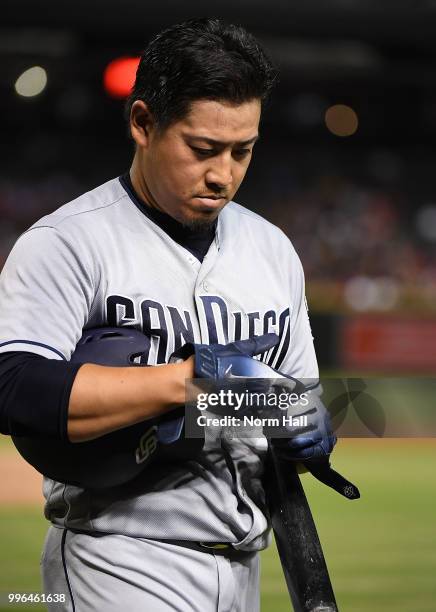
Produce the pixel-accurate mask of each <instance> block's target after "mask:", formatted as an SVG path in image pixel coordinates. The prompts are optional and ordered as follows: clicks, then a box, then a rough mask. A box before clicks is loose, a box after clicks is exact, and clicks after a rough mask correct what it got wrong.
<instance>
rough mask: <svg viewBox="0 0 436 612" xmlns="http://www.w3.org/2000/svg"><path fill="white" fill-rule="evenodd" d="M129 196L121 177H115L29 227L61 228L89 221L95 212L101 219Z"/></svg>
mask: <svg viewBox="0 0 436 612" xmlns="http://www.w3.org/2000/svg"><path fill="white" fill-rule="evenodd" d="M127 197H128V196H127V194H126V192H125V190H124V189H123V187H122V185H121V183H120V181H119V179H118V178H114V179H111V180H110V181H107V182H106V183H103V184H102V185H99V186H98V187H95V188H94V189H92V190H90V191H87V192H86V193H83V194H82V195H80V196H79V197H77V198H75V199H74V200H71V201H70V202H67V203H66V204H63V205H62V206H60V207H59V208H57V209H56V210H54V211H53V212H52V213H50V214H48V215H45V216H44V217H42V218H41V219H39V220H38V221H37V222H36V223H34V224H33V225H32V227H31V228H29V229H36V228H41V227H52V228H56V229H60V228H61V227H62V226H65V225H71V223H73V224H75V225H76V224H79V225H80V224H81V223H82V222H84V223H87V222H88V221H89V217H90V216H93V215H95V214H98V215H99V217H100V219H99V220H100V221H101V219H102V218H103V216H104V213H105V212H108V211H109V210H110V209H111V208H113V207H114V206H115V205H117V204H118V203H119V202H120V200H122V199H123V198H127Z"/></svg>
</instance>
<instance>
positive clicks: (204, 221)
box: [180, 215, 218, 232]
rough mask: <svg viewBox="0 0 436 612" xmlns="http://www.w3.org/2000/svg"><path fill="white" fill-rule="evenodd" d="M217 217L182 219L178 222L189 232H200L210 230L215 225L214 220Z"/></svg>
mask: <svg viewBox="0 0 436 612" xmlns="http://www.w3.org/2000/svg"><path fill="white" fill-rule="evenodd" d="M217 217H218V215H213V216H212V215H209V216H207V217H206V216H204V217H203V216H201V217H192V218H189V219H186V218H184V219H183V220H180V223H181V224H182V226H183V227H185V228H186V229H189V230H191V231H196V232H200V231H206V230H208V229H210V228H211V227H212V226H213V224H214V223H215V220H216V218H217Z"/></svg>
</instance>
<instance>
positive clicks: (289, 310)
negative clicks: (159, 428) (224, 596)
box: [0, 179, 318, 551]
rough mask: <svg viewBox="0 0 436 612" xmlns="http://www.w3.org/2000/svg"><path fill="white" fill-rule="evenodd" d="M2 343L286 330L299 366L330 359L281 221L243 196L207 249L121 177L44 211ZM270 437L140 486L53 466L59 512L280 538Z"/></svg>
mask: <svg viewBox="0 0 436 612" xmlns="http://www.w3.org/2000/svg"><path fill="white" fill-rule="evenodd" d="M0 306H1V313H2V314H1V320H0V352H6V351H11V350H20V351H29V352H32V353H37V354H39V355H42V356H44V357H48V358H50V359H66V360H68V359H69V358H70V356H71V354H72V352H73V350H74V348H75V346H76V344H77V341H78V340H79V338H80V337H81V335H82V332H83V329H86V328H92V327H98V326H104V325H109V326H124V325H129V326H134V327H136V328H137V329H140V330H142V331H143V332H144V333H145V334H147V335H148V336H149V337H150V338H151V339H152V342H151V349H150V353H149V355H148V364H149V365H155V364H161V363H165V362H167V361H168V359H169V356H170V355H171V354H172V352H173V351H174V350H176V349H177V348H179V347H180V346H182V345H183V344H184V343H185V342H188V341H194V342H202V343H213V342H220V343H227V342H230V341H232V340H235V339H244V338H248V337H250V336H253V335H260V334H263V333H266V332H271V331H274V332H276V333H277V334H278V335H279V336H280V343H279V345H278V346H277V347H276V348H275V349H273V350H272V351H270V352H269V353H268V355H267V356H266V361H267V363H268V364H269V365H271V366H272V367H274V368H277V369H279V370H281V371H282V372H284V373H287V374H290V375H292V376H294V377H296V378H300V379H304V378H316V377H317V376H318V369H317V364H316V358H315V352H314V348H313V341H312V335H311V331H310V326H309V321H308V315H307V310H306V306H305V298H304V276H303V271H302V267H301V264H300V261H299V259H298V256H297V254H296V253H295V250H294V249H293V247H292V244H291V243H290V241H289V240H288V238H287V237H286V236H285V235H284V234H283V233H282V232H281V231H280V230H279V229H278V228H277V227H275V226H273V225H272V224H270V223H269V222H267V221H266V220H264V219H263V218H261V217H260V216H258V215H257V214H254V213H252V212H250V211H249V210H247V209H245V208H243V207H242V206H240V205H238V204H236V203H234V202H230V203H229V204H228V205H227V206H226V207H225V208H224V209H223V210H222V212H221V213H220V215H219V219H218V224H217V231H216V237H215V240H214V241H213V243H212V244H211V246H210V249H209V251H208V253H207V255H206V257H205V258H204V260H203V262H202V263H200V262H199V261H198V260H197V259H196V258H195V257H194V256H193V255H192V254H191V253H190V252H188V251H187V250H186V249H184V248H183V247H182V246H180V245H179V244H177V243H176V242H175V241H173V240H172V239H171V238H170V237H169V236H168V235H167V234H166V233H165V232H164V231H163V230H162V229H161V228H160V227H158V226H157V225H156V224H155V223H154V222H153V221H152V220H150V219H149V218H148V217H147V216H146V215H144V213H143V212H142V211H141V210H140V209H139V208H138V207H137V206H136V205H135V203H134V202H133V201H132V199H131V198H130V196H129V195H128V193H127V192H126V191H125V189H124V187H123V186H122V184H121V183H120V181H119V179H113V180H111V181H109V182H107V183H105V184H104V185H101V186H100V187H98V188H96V189H94V190H93V191H90V192H89V193H86V194H84V195H82V196H81V197H79V198H77V199H76V200H74V201H72V202H70V203H68V204H66V205H64V206H62V207H61V208H59V209H58V210H57V211H55V212H54V213H52V214H50V215H48V216H46V217H44V218H43V219H41V220H40V221H38V222H37V223H36V224H35V225H34V226H32V227H31V228H30V229H29V230H28V231H27V232H25V233H24V234H23V235H22V236H21V237H20V238H19V240H18V241H17V243H16V245H15V247H14V248H13V250H12V252H11V254H10V256H9V258H8V260H7V262H6V264H5V267H4V269H3V272H2V274H1V277H0ZM265 452H266V441H265V440H264V439H262V438H259V439H252V440H247V439H245V440H241V439H240V440H237V439H235V440H231V441H229V440H227V441H226V443H225V448H224V450H222V449H220V448H214V447H210V448H209V449H208V451H207V452H205V453H203V454H202V456H201V458H199V460H198V461H190V462H187V463H186V464H183V465H181V466H179V467H177V468H171V469H168V468H165V469H162V468H159V467H158V466H156V467H153V469H150V470H149V471H148V472H147V474H146V477H144V478H143V479H142V480H141V482H140V483H139V484H138V483H135V485H132V486H131V487H129V486H127V487H126V486H125V487H123V488H122V489H119V490H116V489H110V490H106V491H104V490H103V491H100V492H90V491H88V490H83V489H80V488H78V487H73V486H67V485H64V484H61V483H58V482H54V481H51V480H48V479H45V481H44V494H45V497H46V509H45V513H46V516H47V518H48V519H50V520H51V521H52V522H53V524H55V525H57V526H59V527H61V526H62V527H64V526H66V527H70V528H75V529H78V530H81V531H93V532H95V531H98V532H104V533H112V534H121V535H124V536H126V535H127V536H133V537H138V538H151V539H185V540H193V541H212V542H232V543H233V544H234V546H235V547H236V548H239V549H242V550H247V551H255V550H260V549H262V548H264V547H265V546H266V545H267V543H268V533H269V532H268V524H267V519H266V517H265V513H264V495H263V489H262V485H261V475H262V459H263V458H264V455H265Z"/></svg>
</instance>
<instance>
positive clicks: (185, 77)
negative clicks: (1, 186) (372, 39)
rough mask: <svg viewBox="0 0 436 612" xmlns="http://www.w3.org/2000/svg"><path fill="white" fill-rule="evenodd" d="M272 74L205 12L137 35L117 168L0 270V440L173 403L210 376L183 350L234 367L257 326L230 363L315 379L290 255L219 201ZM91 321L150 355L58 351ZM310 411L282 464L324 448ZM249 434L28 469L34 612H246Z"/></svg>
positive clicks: (252, 495) (44, 222)
mask: <svg viewBox="0 0 436 612" xmlns="http://www.w3.org/2000/svg"><path fill="white" fill-rule="evenodd" d="M275 80H276V73H275V70H274V68H273V66H272V65H271V63H270V61H269V60H268V58H267V56H266V55H265V53H264V51H263V50H262V48H261V47H260V45H259V43H258V42H257V41H256V40H255V39H254V38H253V36H251V35H250V34H249V33H247V32H246V31H245V30H244V29H243V28H241V27H238V26H234V25H226V24H224V23H223V22H221V21H220V20H217V19H195V20H190V21H187V22H185V23H182V24H178V25H175V26H173V27H170V28H169V29H167V30H165V31H163V32H161V33H160V34H158V35H157V36H156V37H155V38H154V39H153V40H152V41H151V42H150V43H149V45H148V47H147V48H146V49H145V51H144V53H143V55H142V57H141V61H140V64H139V68H138V72H137V77H136V82H135V85H134V88H133V91H132V94H131V96H130V98H129V100H128V104H127V115H128V121H129V126H130V133H131V136H132V139H133V141H134V148H135V150H134V156H133V162H132V165H131V168H130V171H129V172H126V173H125V174H123V175H122V176H120V177H117V178H114V179H112V180H109V181H108V182H107V183H105V184H103V185H101V186H99V187H97V188H96V189H93V190H92V191H90V192H88V193H85V194H83V195H82V196H80V197H79V198H77V199H76V200H74V201H72V202H69V203H68V204H65V205H63V206H61V207H60V208H58V209H57V210H55V212H53V213H52V214H49V215H48V216H46V217H44V218H42V219H40V220H39V221H38V222H37V223H35V224H34V225H33V226H32V227H31V228H30V229H29V230H28V231H26V232H25V233H24V234H23V235H22V236H21V237H20V238H19V240H18V241H17V243H16V244H15V246H14V248H13V250H12V252H11V254H10V256H9V258H8V260H7V262H6V265H5V267H4V269H3V271H2V274H1V279H0V304H1V309H0V312H1V319H0V359H1V361H0V406H1V409H0V410H1V431H2V432H3V433H8V434H12V435H15V436H17V435H18V436H19V435H31V436H37V437H39V438H41V444H42V445H43V444H44V439H61V440H69V441H70V442H74V443H78V444H80V442H83V441H88V440H93V439H97V438H99V437H101V436H103V435H105V434H108V433H110V432H115V431H118V430H120V429H122V428H124V427H127V426H129V425H132V424H135V423H139V422H141V421H144V420H145V419H149V418H151V417H157V416H160V415H164V414H166V413H168V412H169V411H171V410H174V408H175V407H180V406H182V405H183V403H184V401H185V380H186V379H188V378H192V377H193V376H194V375H196V376H208V375H210V376H212V377H213V376H215V375H217V373H219V372H218V370H214V371H213V372H211V371H210V370H208V369H207V368H206V367H205V364H204V363H202V361H201V359H202V357H201V356H202V355H203V353H202V352H201V350H199V347H200V346H201V345H210V354H211V355H212V356H213V360H214V363H215V364H218V366H219V363H220V359H221V357H222V350H223V346H222V345H224V346H225V347H227V348H226V351H227V352H226V355H227V357H226V358H228V359H230V361H232V359H234V362H235V364H236V362H237V359H238V358H240V357H241V351H240V350H239V349H236V348H235V345H233V344H232V343H233V342H234V341H238V340H246V339H249V338H255V337H259V338H258V340H256V342H254V343H253V342H252V343H251V344H250V348H249V349H244V350H243V351H242V353H243V354H245V357H244V358H247V359H248V358H250V359H251V358H252V357H254V356H255V355H256V354H259V355H260V356H261V360H262V361H263V362H264V363H265V367H267V365H268V366H270V367H272V368H274V369H275V370H278V371H280V372H283V373H284V374H288V375H291V376H293V377H295V378H297V379H302V380H304V379H314V378H315V379H316V378H317V377H318V368H317V363H316V357H315V352H314V348H313V342H312V336H311V331H310V326H309V321H308V316H307V310H306V307H305V298H304V277H303V271H302V267H301V264H300V261H299V259H298V256H297V254H296V253H295V251H294V249H293V247H292V244H291V243H290V241H289V240H288V238H287V237H286V236H285V235H284V234H283V233H282V232H281V231H280V230H279V229H278V228H277V227H275V226H273V225H272V224H270V223H269V222H268V221H266V220H265V219H263V218H262V217H260V216H258V215H257V214H254V213H252V212H250V210H248V209H247V208H245V207H243V206H241V205H239V204H237V203H235V202H234V201H233V197H234V196H235V194H236V192H237V190H238V188H239V186H240V184H241V183H242V181H243V179H244V176H245V173H246V172H247V169H248V166H249V165H250V161H251V158H252V155H253V149H254V146H255V142H256V141H257V139H258V137H259V121H260V117H261V111H262V108H263V105H264V102H265V100H266V99H267V97H268V94H269V92H270V90H271V88H272V86H273V84H274V82H275ZM103 326H112V327H133V328H135V329H137V330H141V331H142V332H143V333H144V334H145V335H146V336H147V337H149V338H150V340H151V343H150V351H149V354H148V356H147V363H148V365H150V366H157V365H159V367H148V368H129V367H107V366H104V365H95V364H83V365H82V364H80V363H79V364H78V363H75V362H70V357H71V355H72V353H73V351H74V349H75V347H76V344H77V342H78V340H79V339H80V338H81V336H82V333H83V331H84V330H86V329H90V328H96V327H103ZM271 333H273V334H276V336H271ZM186 344H189V345H190V347H191V348H190V350H189V351H188V352H187V353H186V354H185V355H184V357H183V358H181V359H178V360H176V362H175V363H170V358H171V356H172V355H173V354H174V353H175V352H178V351H180V349H181V347H183V346H184V345H186ZM245 346H246V345H244V344H243V347H245ZM244 351H246V353H244ZM178 354H180V353H178ZM218 366H217V367H218ZM214 367H215V366H214ZM218 369H219V368H218ZM321 417H322V418H320V423H321V421H322V426H320V427H319V428H317V426H315V427H314V431H313V432H312V434H311V436H310V437H308V436H302V437H301V438H298V437H296V438H295V439H294V441H293V444H292V445H289V457H290V459H298V458H307V457H311V456H327V455H328V454H329V453H330V452H331V451H332V448H333V445H334V442H335V438H334V436H333V435H332V434H331V431H330V430H329V427H328V426H326V419H325V415H321ZM266 444H267V443H266V440H265V439H264V438H252V439H233V440H227V441H226V443H224V442H223V443H222V444H221V445H220V446H217V447H214V446H211V447H210V448H207V447H205V449H204V451H203V452H202V453H201V454H200V456H198V457H196V458H195V460H192V461H186V462H181V463H180V464H177V465H174V466H171V467H168V466H165V467H162V466H159V465H156V466H150V468H149V469H148V470H145V471H144V473H143V475H142V477H141V478H137V479H135V480H134V481H132V483H128V484H126V485H123V486H119V487H110V488H106V489H100V490H92V489H86V488H81V487H78V486H72V485H65V484H63V483H60V482H56V481H53V480H50V479H48V478H45V479H44V495H45V498H46V506H45V516H46V518H47V519H48V520H49V521H51V523H52V525H51V527H50V528H49V531H48V534H47V538H46V541H45V546H44V551H43V556H42V572H43V581H44V591H45V593H46V595H47V594H51V595H52V596H53V598H52V601H53V602H55V603H51V604H49V608H50V609H53V610H65V611H69V612H71V611H73V610H76V611H80V612H88V611H89V612H90V611H95V610H106V611H114V612H115V611H117V612H119V611H120V610H121V609H128V610H132V611H139V610H150V611H153V612H168V611H169V610H173V611H174V610H177V611H180V612H188V611H189V612H192V611H198V612H207V611H212V610H219V611H221V612H224V611H250V612H253V611H256V610H258V608H259V584H258V581H259V559H258V551H260V550H262V549H263V548H265V547H266V546H267V545H268V544H269V542H270V526H269V522H268V516H267V513H266V509H265V499H264V490H263V487H262V480H261V478H262V474H263V466H264V458H265V455H266V450H267V446H266ZM56 594H57V595H58V596H57V597H55V596H56ZM59 594H60V595H59Z"/></svg>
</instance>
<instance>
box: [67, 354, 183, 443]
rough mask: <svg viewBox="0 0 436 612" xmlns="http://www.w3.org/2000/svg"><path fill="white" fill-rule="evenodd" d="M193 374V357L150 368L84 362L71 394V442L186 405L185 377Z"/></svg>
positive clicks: (87, 438)
mask: <svg viewBox="0 0 436 612" xmlns="http://www.w3.org/2000/svg"><path fill="white" fill-rule="evenodd" d="M192 377H193V359H192V358H191V359H188V360H187V361H185V362H182V363H177V364H168V365H162V366H157V367H148V368H145V367H144V368H132V367H121V368H116V367H107V366H100V365H93V364H84V365H83V366H82V367H81V368H80V370H79V371H78V373H77V375H76V378H75V380H74V384H73V387H72V390H71V395H70V403H69V409H68V437H69V439H70V441H71V442H84V441H86V440H92V439H94V438H98V437H99V436H102V435H104V434H107V433H110V432H112V431H116V430H117V429H121V428H123V427H127V426H129V425H133V424H135V423H139V422H140V421H143V420H145V419H148V418H152V417H156V416H159V415H160V414H164V413H166V412H168V411H169V410H172V409H173V408H175V407H176V406H180V405H183V404H184V402H185V380H186V379H187V378H192Z"/></svg>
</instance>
